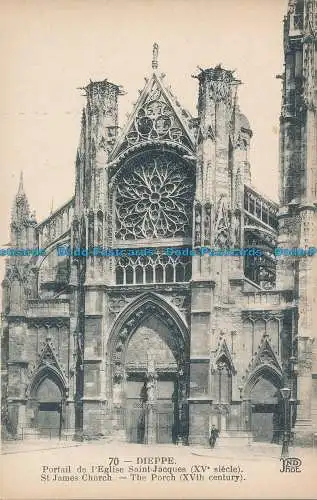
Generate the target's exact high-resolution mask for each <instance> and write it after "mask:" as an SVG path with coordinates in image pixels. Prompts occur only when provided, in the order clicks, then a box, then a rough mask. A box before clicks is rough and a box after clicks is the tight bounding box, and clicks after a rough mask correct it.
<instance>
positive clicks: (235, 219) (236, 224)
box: [232, 211, 241, 248]
mask: <svg viewBox="0 0 317 500" xmlns="http://www.w3.org/2000/svg"><path fill="white" fill-rule="evenodd" d="M240 234H241V233H240V213H239V212H238V211H235V213H234V215H233V216H232V236H233V244H234V247H235V248H240Z"/></svg>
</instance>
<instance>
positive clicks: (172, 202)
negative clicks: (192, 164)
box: [116, 157, 193, 240]
mask: <svg viewBox="0 0 317 500" xmlns="http://www.w3.org/2000/svg"><path fill="white" fill-rule="evenodd" d="M192 198H193V180H192V179H191V177H190V175H189V172H188V170H187V169H186V166H185V165H183V164H179V163H177V162H175V160H173V159H172V158H166V157H164V158H163V157H156V158H152V159H144V160H143V161H142V162H140V163H139V162H138V163H137V164H134V165H131V167H130V169H129V170H128V171H126V172H125V173H124V175H123V177H122V178H121V181H120V183H119V185H118V187H117V193H116V226H117V230H116V238H118V239H120V240H136V239H149V238H170V237H177V236H179V237H184V236H190V234H191V210H192V208H191V207H192Z"/></svg>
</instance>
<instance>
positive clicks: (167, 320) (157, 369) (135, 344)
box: [111, 296, 188, 444]
mask: <svg viewBox="0 0 317 500" xmlns="http://www.w3.org/2000/svg"><path fill="white" fill-rule="evenodd" d="M174 314H175V311H174ZM186 340H187V339H185V338H184V332H182V331H181V325H180V323H178V324H177V320H176V319H175V318H173V313H172V314H170V311H169V310H168V305H167V304H166V307H165V308H164V309H163V306H162V305H161V303H160V299H159V300H157V299H156V298H155V296H153V298H152V299H151V300H145V302H144V303H143V304H142V305H141V304H140V305H139V307H138V306H137V307H136V308H134V310H132V311H131V313H130V314H127V315H126V319H125V321H123V322H122V324H121V326H120V327H119V328H118V329H117V331H116V333H115V335H114V336H113V338H112V342H111V351H112V354H111V357H112V366H111V380H112V401H113V405H114V407H115V408H116V409H117V414H119V413H120V414H121V417H122V415H123V418H120V419H119V420H120V425H121V428H122V430H124V432H125V436H126V439H127V441H130V442H135V443H144V444H151V443H172V442H176V441H177V439H183V438H184V434H185V432H186V421H187V420H186V419H187V412H186V394H187V382H186V381H188V375H187V367H188V363H186V359H187V357H188V341H186Z"/></svg>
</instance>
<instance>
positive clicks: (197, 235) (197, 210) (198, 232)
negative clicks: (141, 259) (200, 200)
mask: <svg viewBox="0 0 317 500" xmlns="http://www.w3.org/2000/svg"><path fill="white" fill-rule="evenodd" d="M200 242H201V215H200V206H196V208H195V245H200Z"/></svg>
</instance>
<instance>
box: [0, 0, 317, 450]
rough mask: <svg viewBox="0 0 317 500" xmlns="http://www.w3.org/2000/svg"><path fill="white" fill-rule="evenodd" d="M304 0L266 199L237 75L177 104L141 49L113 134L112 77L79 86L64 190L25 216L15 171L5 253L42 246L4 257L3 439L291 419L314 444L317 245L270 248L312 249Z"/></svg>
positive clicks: (310, 56)
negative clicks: (133, 95) (139, 85)
mask: <svg viewBox="0 0 317 500" xmlns="http://www.w3.org/2000/svg"><path fill="white" fill-rule="evenodd" d="M295 4H296V5H295ZM316 4H317V3H316V1H309V0H305V1H298V2H290V5H289V9H288V13H287V16H286V17H285V21H284V42H285V47H284V49H285V72H284V73H283V75H281V76H280V77H281V79H282V82H283V92H282V109H281V117H280V203H279V204H277V203H275V202H273V201H271V200H269V199H268V198H267V197H265V196H264V195H262V194H261V193H259V192H258V191H257V189H255V188H254V187H253V186H252V183H251V173H250V163H249V151H250V147H251V142H252V130H251V127H250V124H249V122H248V120H247V118H246V117H245V115H243V114H242V112H241V110H240V107H239V103H238V92H239V85H240V83H241V82H240V81H239V80H238V78H237V77H236V76H235V73H234V72H233V71H230V70H227V69H223V68H222V67H221V66H216V67H215V68H209V69H204V70H203V69H202V70H201V71H200V72H199V74H197V75H196V79H197V85H198V89H199V96H198V103H197V116H191V114H190V113H189V112H187V111H186V110H185V109H184V108H183V107H182V106H181V104H180V103H179V102H178V100H177V98H176V97H175V96H174V95H173V93H172V91H171V89H170V87H168V86H167V84H166V83H165V76H164V75H163V74H161V73H160V70H159V67H158V47H157V45H156V44H155V45H154V47H153V61H152V69H153V72H152V74H151V75H150V77H149V78H148V79H147V81H146V85H145V87H144V89H143V91H142V92H141V93H140V96H139V98H138V101H137V103H136V105H135V107H134V109H133V110H132V113H131V115H130V117H129V118H128V121H127V123H126V124H125V125H124V127H123V128H121V129H120V128H119V126H118V101H119V97H120V94H121V93H122V89H121V87H120V86H119V85H116V84H113V83H110V82H109V81H108V80H104V81H99V82H90V83H89V84H88V85H87V86H86V87H85V88H84V92H85V96H86V104H85V107H84V109H83V113H82V120H81V132H80V141H79V147H78V152H77V157H76V168H75V172H76V173H75V192H74V196H73V197H72V198H71V200H69V201H67V202H66V203H65V204H64V205H63V206H62V207H60V208H59V209H58V210H56V211H55V212H54V213H52V214H50V216H49V217H48V218H47V219H45V220H44V221H42V222H40V223H38V222H37V221H36V220H35V218H34V216H33V215H32V213H31V211H30V208H29V204H28V201H27V198H26V195H25V193H24V188H23V182H22V179H21V182H20V186H19V190H18V194H17V196H16V198H15V201H14V205H13V210H12V221H11V242H10V247H11V248H14V247H16V248H29V249H34V250H36V249H41V250H42V254H41V252H38V253H39V255H36V252H34V255H30V256H21V255H15V256H10V257H9V258H8V259H7V264H6V272H5V277H4V280H3V283H2V287H3V332H2V344H3V347H2V355H3V361H2V372H3V376H2V383H3V395H2V397H3V400H2V411H3V422H4V425H5V426H6V429H7V432H8V433H10V434H11V435H17V434H20V433H21V432H23V433H24V435H27V434H28V433H29V434H32V433H33V434H34V433H38V434H44V435H45V434H48V433H49V434H50V435H52V434H53V435H59V436H61V437H63V436H66V435H67V436H71V437H74V438H75V437H77V438H85V437H87V438H89V437H92V438H93V437H97V436H106V437H107V436H108V437H109V438H110V437H111V438H112V439H120V440H124V441H127V442H139V443H149V444H151V443H169V442H177V441H182V442H184V443H189V444H195V443H201V444H206V443H208V435H209V429H210V427H211V425H212V424H215V425H216V427H217V428H218V429H219V430H220V433H221V434H220V436H221V439H223V440H225V439H228V440H229V439H240V440H241V442H242V441H243V439H244V438H248V439H249V438H250V436H252V437H253V439H255V440H258V441H271V442H272V441H273V442H274V441H275V442H279V440H280V438H281V433H282V430H283V429H285V426H286V425H287V426H288V428H289V429H292V431H293V432H294V435H295V439H296V440H297V442H298V443H308V444H309V443H311V439H312V434H313V432H314V431H315V432H316V430H317V429H316V428H317V380H316V379H317V356H316V354H317V351H316V342H315V343H314V340H315V339H314V337H315V336H316V332H317V329H316V328H317V324H316V317H315V315H314V307H315V308H316V281H317V280H315V281H314V276H315V278H316V260H317V257H316V256H315V257H313V256H307V257H303V256H294V255H289V256H283V257H277V256H276V255H275V254H276V252H275V250H274V249H275V248H276V247H279V248H285V249H287V248H309V247H316V246H317V243H316V230H317V225H316V198H317V196H316V194H317V192H316V190H317V184H316V182H317V149H316V142H317V140H316V69H317V67H316V60H317V59H316V28H317V20H316V15H317V5H316ZM212 249H213V250H214V251H212ZM228 249H229V250H230V252H227V253H228V255H225V251H228ZM241 249H252V251H250V250H247V251H246V250H245V251H243V250H241ZM216 250H218V255H217V251H216ZM220 250H221V251H223V252H224V255H220V252H219V251H220ZM229 254H230V255H229ZM285 387H287V388H289V389H290V400H289V406H288V410H287V412H286V413H287V422H286V421H285V418H284V414H285V412H284V409H285V408H284V406H283V404H285V403H283V400H282V397H281V392H280V390H281V389H282V388H285Z"/></svg>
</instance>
